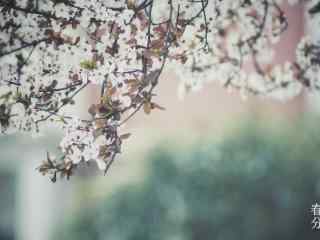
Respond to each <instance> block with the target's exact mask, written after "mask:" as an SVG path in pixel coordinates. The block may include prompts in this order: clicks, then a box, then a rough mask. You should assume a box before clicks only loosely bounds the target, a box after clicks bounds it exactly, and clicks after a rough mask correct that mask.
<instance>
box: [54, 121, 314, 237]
mask: <svg viewBox="0 0 320 240" xmlns="http://www.w3.org/2000/svg"><path fill="white" fill-rule="evenodd" d="M319 156H320V135H319V131H317V130H316V128H312V127H307V126H306V125H304V124H300V125H299V124H297V126H296V129H291V130H288V131H281V133H270V132H268V131H262V130H259V129H257V128H254V129H253V127H252V126H251V127H247V128H244V129H243V130H242V131H241V132H240V133H238V134H236V135H234V136H232V137H229V138H227V139H226V140H224V141H223V142H220V143H210V142H209V143H206V142H205V141H204V143H199V144H197V145H196V146H194V148H193V149H190V148H189V149H188V150H183V151H179V152H177V150H175V149H172V150H167V149H158V150H156V151H154V154H152V156H151V159H152V160H150V167H149V169H150V171H149V174H148V176H147V177H146V179H145V181H144V183H143V184H141V185H139V186H127V187H125V188H123V189H122V190H121V191H118V192H116V193H115V194H113V195H112V196H111V197H109V198H107V199H105V201H104V202H103V203H102V204H101V205H99V206H95V207H94V208H90V209H85V210H84V209H82V210H81V211H80V212H79V214H78V215H76V216H73V218H72V219H71V221H69V222H68V224H66V225H64V228H63V229H60V231H59V232H58V233H57V235H56V239H60V240H64V239H65V240H73V239H74V240H75V239H76V240H82V239H83V240H87V239H114V240H118V239H119V240H123V239H129V240H141V239H148V240H160V239H186V240H187V239H201V240H206V239H208V240H209V239H210V240H212V239H214V240H233V239H237V240H238V239H245V240H250V239H259V240H267V239H268V240H269V239H288V240H289V239H290V240H302V239H320V231H319V232H315V231H313V230H312V225H311V221H312V214H311V211H310V209H311V206H312V204H314V203H315V202H316V201H317V200H318V203H319V202H320V159H319Z"/></svg>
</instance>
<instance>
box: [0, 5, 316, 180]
mask: <svg viewBox="0 0 320 240" xmlns="http://www.w3.org/2000/svg"><path fill="white" fill-rule="evenodd" d="M285 2H286V1H282V0H237V1H235V0H168V1H164V0H108V1H102V0H0V12H1V14H0V125H1V131H2V133H4V134H6V133H12V132H14V131H15V130H18V131H23V132H30V133H34V132H39V131H41V129H42V128H43V126H44V125H45V124H46V123H48V122H51V123H53V124H56V125H58V126H60V127H61V128H62V129H63V130H64V132H65V135H64V137H63V139H62V140H61V143H60V145H59V148H60V149H61V151H60V153H61V155H60V156H58V157H56V158H53V157H52V156H51V155H50V154H49V153H48V155H47V157H46V160H45V161H43V163H42V164H41V165H40V166H39V168H38V169H39V171H40V172H41V173H43V174H44V175H49V176H50V178H51V179H52V180H53V181H56V179H57V177H58V176H61V177H67V178H69V177H70V176H71V175H72V174H73V173H74V171H75V169H76V167H77V165H78V164H80V163H81V162H88V161H96V163H97V165H98V167H99V168H100V169H101V170H103V171H104V172H107V171H108V169H109V168H110V166H111V164H112V163H113V161H114V160H115V157H116V156H117V154H119V153H120V152H121V145H122V142H123V141H124V140H125V139H126V138H128V137H129V136H130V134H129V133H125V129H124V127H123V125H124V123H126V122H127V121H129V120H130V119H131V118H132V117H133V116H134V115H135V114H136V113H137V112H139V111H140V110H142V111H144V112H145V113H146V114H149V113H151V112H152V111H154V110H155V109H162V107H161V106H160V105H158V104H157V103H156V102H154V100H153V97H154V95H155V94H154V90H155V89H156V88H157V85H158V82H159V79H160V76H161V74H162V72H163V71H164V69H166V68H173V69H174V70H175V71H176V72H177V73H178V75H179V76H181V85H180V89H179V91H180V92H181V93H182V94H183V93H185V92H188V91H190V90H193V89H197V88H198V87H199V86H201V85H202V84H204V83H205V82H208V81H219V82H221V84H222V85H223V86H225V87H226V88H234V89H238V90H239V91H241V92H242V93H244V94H254V95H262V96H270V97H277V96H279V94H280V95H281V96H285V97H287V98H289V97H292V96H295V95H298V94H299V93H300V91H301V90H302V89H308V90H311V91H314V90H319V88H320V83H319V71H320V66H319V63H320V62H319V61H320V56H319V53H320V48H319V45H318V44H317V43H316V42H313V41H312V40H311V39H310V38H308V37H307V36H304V37H303V38H302V39H301V41H300V43H299V44H298V45H297V48H296V58H295V60H294V61H293V62H286V63H283V64H282V65H277V66H274V65H273V64H271V61H272V51H271V50H272V48H273V46H274V44H276V43H277V42H278V41H279V40H280V39H281V36H282V34H283V32H285V31H286V30H287V29H288V28H289V27H294V26H290V22H288V20H287V18H286V15H285V11H284V9H283V7H282V6H283V4H284V3H285ZM288 2H289V3H290V4H291V5H292V4H305V3H304V2H306V1H292V0H291V1H290V0H288ZM308 2H309V3H311V4H310V5H311V8H309V9H307V15H308V16H309V17H310V18H312V17H314V15H316V14H317V13H318V11H319V9H320V3H319V1H311V0H310V1H308ZM308 6H309V5H308ZM248 65H249V66H252V68H253V69H254V70H253V71H252V70H251V71H250V72H248V71H246V68H245V66H248ZM90 85H96V86H99V88H100V89H101V91H100V92H101V93H100V98H99V100H98V101H97V102H93V103H92V104H91V106H90V108H89V109H88V112H89V113H90V118H88V119H81V118H79V117H78V116H74V115H70V113H68V111H67V110H66V107H67V106H69V105H75V104H77V102H76V101H75V97H76V96H77V95H78V94H79V93H80V92H81V91H83V90H84V89H86V88H87V87H88V86H90ZM123 131H124V133H123Z"/></svg>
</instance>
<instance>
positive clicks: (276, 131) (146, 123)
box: [0, 7, 320, 240]
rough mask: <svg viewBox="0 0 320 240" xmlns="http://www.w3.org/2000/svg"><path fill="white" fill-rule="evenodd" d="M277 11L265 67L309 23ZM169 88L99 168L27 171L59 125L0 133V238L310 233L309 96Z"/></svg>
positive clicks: (313, 148)
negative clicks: (280, 31)
mask: <svg viewBox="0 0 320 240" xmlns="http://www.w3.org/2000/svg"><path fill="white" fill-rule="evenodd" d="M286 14H287V16H288V18H289V22H290V23H291V26H292V27H290V28H289V30H288V31H287V32H286V33H285V35H284V37H283V40H282V41H281V42H280V44H279V45H278V46H276V48H277V56H276V59H275V62H276V63H279V62H283V61H285V60H290V59H292V58H293V57H294V48H295V46H296V43H297V42H298V41H299V38H300V37H301V36H302V35H303V34H304V33H305V32H308V31H310V29H309V28H308V23H306V22H304V21H303V19H304V17H303V15H304V10H303V9H302V8H301V7H295V8H290V10H289V9H287V11H286ZM311 31H312V29H311ZM284 46H285V47H284ZM178 84H179V82H178V79H177V77H176V76H175V74H174V72H168V71H167V72H166V73H165V74H164V75H163V76H162V79H161V81H160V86H159V88H158V91H157V93H158V95H159V97H157V102H158V103H159V104H160V105H161V106H164V107H166V110H165V111H155V112H153V113H152V114H151V115H145V114H143V113H140V114H139V115H138V116H137V117H136V118H135V119H133V120H132V121H130V122H129V123H128V124H127V125H126V126H124V128H123V129H122V131H123V132H130V133H132V136H131V137H130V138H129V139H128V140H126V142H125V143H124V144H123V153H122V154H121V156H120V157H118V158H117V159H116V161H115V163H114V164H113V165H112V167H111V169H110V171H109V172H108V174H107V176H103V174H102V173H101V172H99V171H97V169H96V166H95V164H94V163H93V164H91V165H90V166H89V167H85V168H84V169H80V170H79V171H78V172H77V175H76V176H75V177H73V178H71V180H70V181H58V182H57V183H55V184H53V183H51V182H50V181H49V179H48V178H46V177H43V176H41V175H40V174H39V173H38V172H37V171H36V167H37V166H38V165H39V164H40V162H41V160H42V159H43V158H44V157H45V154H46V151H47V150H49V151H51V152H52V151H53V152H54V151H57V150H56V146H57V145H58V142H59V138H60V137H61V134H60V133H57V131H56V130H55V129H48V130H47V133H46V134H45V136H44V137H40V138H37V139H31V138H30V137H28V136H22V135H16V136H2V137H1V138H0V148H1V154H0V240H16V239H18V240H20V239H21V240H58V239H59V240H60V239H61V240H67V239H68V240H76V239H77V240H82V239H84V240H86V239H115V240H117V239H119V240H122V239H130V240H131V239H217V240H229V239H259V240H264V239H294V240H295V239H297V240H298V239H299V240H300V239H319V237H320V232H317V231H313V230H312V224H311V222H312V213H311V212H310V208H311V206H312V204H315V203H316V202H317V201H318V203H319V202H320V159H319V156H320V134H319V133H320V131H319V130H318V129H319V128H318V122H319V120H320V116H319V109H320V101H319V97H318V96H314V95H310V94H305V93H303V94H301V95H300V96H298V97H296V98H294V99H292V100H290V101H288V102H285V103H283V102H279V101H273V100H269V99H263V98H259V97H252V96H249V97H248V99H246V100H243V99H242V98H241V97H240V96H239V94H238V93H237V92H227V91H226V90H225V89H223V88H222V87H221V86H219V84H214V83H212V84H210V85H207V86H206V87H205V88H204V89H202V90H201V91H200V92H198V93H191V94H190V95H188V96H187V97H186V99H184V100H183V101H179V100H178V97H177V88H178V87H177V86H178ZM92 92H93V91H92ZM92 92H90V91H89V92H87V93H85V97H84V99H85V98H92V97H94V96H93V95H94V94H92ZM87 105H88V104H87V103H86V100H83V104H82V105H81V108H79V109H78V111H79V113H83V112H84V111H86V109H87ZM48 136H49V137H48Z"/></svg>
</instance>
